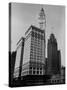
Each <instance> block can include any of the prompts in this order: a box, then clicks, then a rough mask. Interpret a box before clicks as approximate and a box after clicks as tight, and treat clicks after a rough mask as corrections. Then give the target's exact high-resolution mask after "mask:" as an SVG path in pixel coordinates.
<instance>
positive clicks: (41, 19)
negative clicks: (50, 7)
mask: <svg viewBox="0 0 67 90" xmlns="http://www.w3.org/2000/svg"><path fill="white" fill-rule="evenodd" d="M38 19H39V27H40V29H41V30H45V29H46V15H45V13H44V9H43V8H42V9H41V11H40V13H39V18H38Z"/></svg>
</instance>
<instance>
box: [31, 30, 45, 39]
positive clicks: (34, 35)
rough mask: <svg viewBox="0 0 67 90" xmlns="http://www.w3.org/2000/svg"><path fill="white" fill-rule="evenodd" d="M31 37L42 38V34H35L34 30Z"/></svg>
mask: <svg viewBox="0 0 67 90" xmlns="http://www.w3.org/2000/svg"><path fill="white" fill-rule="evenodd" d="M31 35H32V37H35V38H38V39H44V36H43V35H41V34H37V33H36V32H33V31H32V34H31Z"/></svg>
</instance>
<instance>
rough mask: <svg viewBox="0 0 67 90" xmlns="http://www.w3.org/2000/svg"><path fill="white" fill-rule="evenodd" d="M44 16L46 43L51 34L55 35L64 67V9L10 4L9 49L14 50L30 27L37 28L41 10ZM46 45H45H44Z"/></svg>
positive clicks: (51, 6) (60, 7) (50, 6)
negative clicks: (42, 9)
mask: <svg viewBox="0 0 67 90" xmlns="http://www.w3.org/2000/svg"><path fill="white" fill-rule="evenodd" d="M42 7H43V8H44V11H45V14H46V30H45V33H46V43H47V40H48V38H49V36H50V34H51V33H54V34H55V37H56V39H57V43H58V49H60V50H61V60H62V64H63V65H65V62H64V61H65V7H64V6H55V5H40V4H24V3H12V11H11V49H12V51H14V50H15V49H16V43H17V42H18V40H19V39H20V38H21V37H22V36H25V35H24V34H25V31H26V30H27V29H28V28H29V27H30V26H31V25H35V26H36V27H39V24H38V15H39V13H40V10H41V8H42ZM46 45H47V44H46Z"/></svg>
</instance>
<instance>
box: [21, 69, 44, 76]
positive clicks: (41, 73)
mask: <svg viewBox="0 0 67 90" xmlns="http://www.w3.org/2000/svg"><path fill="white" fill-rule="evenodd" d="M21 75H22V76H24V75H43V71H35V70H30V71H26V72H22V74H21Z"/></svg>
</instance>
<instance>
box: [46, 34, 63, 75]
mask: <svg viewBox="0 0 67 90" xmlns="http://www.w3.org/2000/svg"><path fill="white" fill-rule="evenodd" d="M47 55H48V60H47V74H48V75H54V74H60V69H61V58H60V57H61V56H60V51H58V47H57V41H56V38H55V36H54V34H51V35H50V39H49V40H48V46H47Z"/></svg>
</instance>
